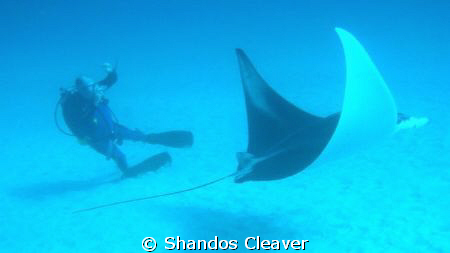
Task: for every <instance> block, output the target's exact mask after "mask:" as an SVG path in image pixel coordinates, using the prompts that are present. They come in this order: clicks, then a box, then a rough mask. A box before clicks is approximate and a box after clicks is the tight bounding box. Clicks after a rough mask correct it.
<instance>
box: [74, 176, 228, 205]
mask: <svg viewBox="0 0 450 253" xmlns="http://www.w3.org/2000/svg"><path fill="white" fill-rule="evenodd" d="M235 174H236V172H233V173H232V174H229V175H226V176H223V177H220V178H217V179H215V180H213V181H209V182H207V183H204V184H201V185H197V186H194V187H191V188H187V189H184V190H179V191H174V192H168V193H162V194H156V195H152V196H146V197H141V198H135V199H128V200H122V201H117V202H112V203H108V204H103V205H98V206H94V207H89V208H84V209H79V210H76V211H74V212H73V213H74V214H75V213H84V212H88V211H92V210H96V209H101V208H106V207H111V206H117V205H122V204H126V203H131V202H138V201H142V200H147V199H156V198H160V197H166V196H171V195H176V194H180V193H183V192H190V191H193V190H197V189H200V188H203V187H206V186H208V185H212V184H215V183H217V182H220V181H222V180H224V179H227V178H229V177H232V176H234V175H235Z"/></svg>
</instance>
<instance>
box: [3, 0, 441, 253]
mask: <svg viewBox="0 0 450 253" xmlns="http://www.w3.org/2000/svg"><path fill="white" fill-rule="evenodd" d="M449 11H450V2H448V1H431V2H430V1H360V2H358V3H356V1H286V0H283V1H234V0H231V1H212V0H199V1H180V0H176V1H175V0H169V1H113V0H110V1H102V0H99V1H49V0H45V1H32V0H29V1H25V0H22V1H21V0H19V1H10V0H3V1H2V2H1V3H0V14H1V15H0V22H1V24H0V32H1V34H2V39H1V40H0V56H1V58H2V61H0V87H1V90H2V92H1V93H0V108H1V109H0V110H1V115H2V117H1V118H2V120H1V121H0V122H1V125H0V129H1V130H2V132H3V134H2V135H1V136H0V141H1V142H0V143H1V145H0V154H1V162H0V164H1V168H2V176H1V177H0V194H1V195H0V196H1V197H0V199H1V200H2V201H1V204H0V231H1V233H0V252H26V251H29V250H35V251H37V252H62V251H64V252H139V251H140V252H144V251H143V249H142V247H141V242H142V239H143V238H144V237H147V236H151V237H154V238H155V239H156V240H157V241H158V243H159V245H160V246H158V249H157V251H163V250H164V249H163V245H164V243H163V241H164V238H165V237H168V236H171V237H176V236H180V237H181V238H182V239H185V240H211V239H214V237H215V236H217V237H218V238H219V239H223V240H238V241H239V249H238V250H237V251H239V252H245V251H248V250H247V249H246V248H245V247H244V246H243V241H244V239H245V238H246V237H250V236H254V237H256V236H261V237H262V238H263V239H268V240H294V239H298V240H309V242H308V243H307V246H306V250H307V251H310V252H450V243H449V242H448V238H450V215H449V212H448V210H450V198H449V197H448V195H449V193H450V171H449V168H450V156H449V151H450V127H449V125H450V117H449V113H448V109H449V105H450V100H449V99H448V97H449V96H450V86H449V84H450V75H449V74H448V70H449V69H450V46H449V45H450V29H449V28H450V19H449V18H448V12H449ZM335 27H342V28H344V29H346V30H348V31H350V32H351V33H352V34H353V35H355V36H356V37H357V38H358V39H359V41H360V42H361V43H362V44H363V45H364V47H365V48H366V50H367V52H368V53H369V54H370V56H371V57H372V59H373V61H374V62H375V64H376V65H377V67H378V69H379V71H380V73H381V74H382V76H383V77H384V79H385V81H386V83H387V84H388V85H389V87H390V89H391V91H392V93H393V95H394V97H395V99H396V103H397V106H398V108H399V110H400V111H402V112H405V113H407V114H410V115H417V116H426V117H428V118H429V119H430V122H429V124H427V125H426V126H424V127H422V128H419V129H410V130H407V131H403V132H401V133H398V134H397V135H395V136H393V137H392V138H390V139H389V140H386V141H385V142H384V143H382V144H380V145H378V146H376V147H373V148H370V149H368V150H365V151H361V152H359V153H357V154H353V155H349V156H348V157H346V158H343V159H340V160H338V161H335V162H332V163H329V164H327V166H323V167H315V168H310V169H307V170H305V171H303V172H302V173H300V174H297V175H295V176H293V177H290V178H287V179H284V180H280V181H272V182H248V183H244V184H235V183H233V181H232V179H229V180H225V181H222V182H220V183H218V184H215V185H211V186H208V188H204V189H201V190H197V191H193V192H189V193H184V194H180V195H175V196H171V197H167V198H160V199H154V200H149V201H143V202H136V203H131V204H128V205H122V206H116V207H112V208H107V209H99V210H96V211H93V212H87V213H80V214H73V213H72V212H73V211H75V210H78V209H80V208H85V207H90V206H95V205H98V204H103V203H108V202H114V201H118V200H124V199H129V198H135V197H142V196H147V195H153V194H160V193H165V192H170V191H176V190H181V189H184V188H189V187H192V186H195V185H198V184H202V183H205V182H208V181H210V180H213V179H215V178H217V177H221V176H223V175H226V174H229V173H231V172H233V171H234V170H235V169H236V165H237V163H236V159H235V154H236V152H238V151H244V150H245V149H246V145H247V120H246V114H245V101H244V97H243V93H242V87H241V80H240V76H239V68H238V64H237V61H236V56H235V53H234V49H235V48H243V49H244V50H245V51H246V52H247V53H248V55H249V56H250V57H251V59H252V60H253V62H254V63H255V65H256V67H257V68H258V70H259V71H260V73H261V74H262V75H263V76H264V78H265V79H266V80H267V81H268V82H269V83H270V84H271V85H272V87H273V88H274V89H275V90H277V91H278V92H279V93H280V94H281V95H283V96H284V97H285V98H286V99H288V100H289V101H292V102H293V103H294V104H296V105H297V106H299V107H302V108H304V109H305V110H307V111H311V112H314V113H316V114H318V115H327V114H329V113H332V112H335V111H337V110H339V107H340V105H341V103H342V95H343V88H344V83H345V63H344V55H343V51H342V46H341V44H340V42H339V38H338V37H337V35H336V33H335V32H334V28H335ZM104 62H117V63H118V73H119V82H118V83H117V84H116V85H115V86H114V87H112V88H111V89H110V90H109V91H108V93H107V97H108V99H109V100H110V106H111V108H112V110H113V111H114V112H115V114H116V115H117V117H118V118H119V119H120V121H121V123H123V124H125V125H127V126H130V127H132V128H139V129H141V130H143V131H146V132H153V131H155V132H156V131H165V130H171V129H188V130H191V131H193V133H194V135H195V145H194V147H193V148H191V149H182V150H177V149H167V148H164V147H161V146H151V145H145V144H141V143H133V142H131V143H126V144H124V145H123V147H122V149H123V151H124V152H125V153H126V154H127V156H128V160H129V162H130V163H132V164H133V163H137V162H139V161H141V160H142V159H144V158H146V157H148V156H149V155H150V154H154V153H157V152H160V151H164V150H169V152H170V153H171V154H172V157H173V162H172V165H171V166H170V167H166V168H163V169H161V170H160V171H158V172H156V173H149V174H147V175H143V176H141V177H138V178H136V179H130V180H127V181H122V182H119V183H107V182H106V181H107V180H108V178H111V177H114V176H117V175H118V174H119V171H118V169H117V168H116V167H115V165H114V164H113V162H112V161H109V160H106V159H105V158H104V157H103V156H102V155H99V154H97V153H95V152H94V151H92V150H91V149H89V148H88V147H87V146H82V145H79V143H78V142H77V141H76V140H75V139H74V138H71V137H68V136H65V135H63V134H61V133H60V132H59V131H58V130H57V128H56V127H55V123H54V114H53V113H54V109H55V105H56V103H57V100H58V98H59V88H61V87H69V86H71V85H72V84H73V82H74V79H75V78H76V77H77V76H79V75H80V74H84V75H88V76H91V77H93V78H94V79H100V78H102V77H103V75H104V73H103V72H102V71H103V70H102V68H101V64H102V63H104ZM60 120H61V118H60Z"/></svg>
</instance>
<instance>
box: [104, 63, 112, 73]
mask: <svg viewBox="0 0 450 253" xmlns="http://www.w3.org/2000/svg"><path fill="white" fill-rule="evenodd" d="M103 68H104V69H105V71H106V73H111V72H113V71H114V68H113V66H112V65H111V63H109V62H105V63H103Z"/></svg>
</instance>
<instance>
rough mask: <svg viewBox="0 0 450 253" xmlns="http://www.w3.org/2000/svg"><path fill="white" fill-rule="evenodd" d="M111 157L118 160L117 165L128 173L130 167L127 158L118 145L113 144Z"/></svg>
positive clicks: (123, 171)
mask: <svg viewBox="0 0 450 253" xmlns="http://www.w3.org/2000/svg"><path fill="white" fill-rule="evenodd" d="M111 158H112V159H113V160H114V161H115V162H116V164H117V167H119V169H120V170H121V171H122V173H126V172H127V169H128V164H127V158H126V156H125V154H124V153H122V151H120V149H119V148H118V147H117V146H116V145H113V148H112V152H111Z"/></svg>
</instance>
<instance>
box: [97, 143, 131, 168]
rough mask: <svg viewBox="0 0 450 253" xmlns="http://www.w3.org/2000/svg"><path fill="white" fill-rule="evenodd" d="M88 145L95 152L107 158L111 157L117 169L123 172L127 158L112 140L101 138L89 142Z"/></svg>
mask: <svg viewBox="0 0 450 253" xmlns="http://www.w3.org/2000/svg"><path fill="white" fill-rule="evenodd" d="M90 146H91V147H92V148H94V149H95V150H96V151H97V152H99V153H101V154H103V155H105V156H106V157H107V158H112V159H113V160H114V161H115V162H116V164H117V167H119V169H120V170H121V171H122V172H123V173H125V172H126V170H127V169H128V164H127V159H126V156H125V154H123V153H122V151H120V149H119V148H118V147H117V146H116V145H115V144H114V142H113V141H112V140H103V141H97V142H93V143H90Z"/></svg>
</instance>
